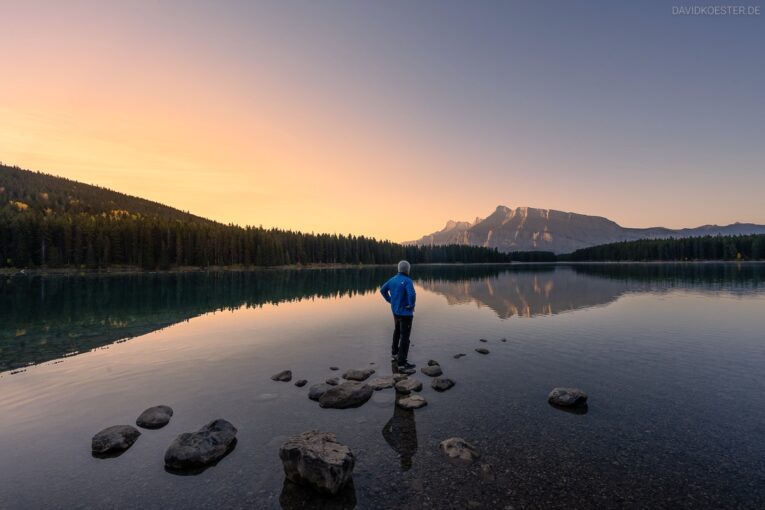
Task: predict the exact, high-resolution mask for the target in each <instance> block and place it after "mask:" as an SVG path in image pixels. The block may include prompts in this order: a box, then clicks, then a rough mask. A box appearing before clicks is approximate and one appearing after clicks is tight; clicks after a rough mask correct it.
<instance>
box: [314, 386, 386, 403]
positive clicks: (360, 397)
mask: <svg viewBox="0 0 765 510" xmlns="http://www.w3.org/2000/svg"><path fill="white" fill-rule="evenodd" d="M372 393H374V390H372V387H371V386H369V385H368V384H364V383H360V382H351V381H348V382H344V383H342V384H339V385H337V386H333V387H332V388H330V389H329V390H327V391H326V392H325V393H324V394H323V395H322V396H321V397H320V398H319V405H320V406H321V407H325V408H332V409H346V408H348V407H358V406H360V405H363V404H364V403H365V402H366V401H367V400H369V398H370V397H371V396H372Z"/></svg>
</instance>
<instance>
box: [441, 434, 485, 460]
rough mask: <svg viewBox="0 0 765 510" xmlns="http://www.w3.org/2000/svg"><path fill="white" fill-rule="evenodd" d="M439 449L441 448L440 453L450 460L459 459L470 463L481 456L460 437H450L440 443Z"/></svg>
mask: <svg viewBox="0 0 765 510" xmlns="http://www.w3.org/2000/svg"><path fill="white" fill-rule="evenodd" d="M439 447H440V448H441V451H442V452H444V453H445V454H446V455H447V456H448V457H449V458H451V459H460V460H467V461H471V462H472V461H474V460H477V459H478V458H479V457H480V456H481V454H480V453H478V450H477V449H476V447H475V446H473V445H472V444H470V443H468V442H467V441H465V440H464V439H462V438H461V437H450V438H449V439H446V440H444V441H441V444H440V445H439Z"/></svg>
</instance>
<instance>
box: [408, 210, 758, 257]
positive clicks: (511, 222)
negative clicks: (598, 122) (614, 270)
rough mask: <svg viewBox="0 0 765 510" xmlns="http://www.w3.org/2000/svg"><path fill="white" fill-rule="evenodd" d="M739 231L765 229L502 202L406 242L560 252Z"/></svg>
mask: <svg viewBox="0 0 765 510" xmlns="http://www.w3.org/2000/svg"><path fill="white" fill-rule="evenodd" d="M743 234H765V225H756V224H753V223H733V224H731V225H725V226H718V225H703V226H700V227H696V228H683V229H669V228H664V227H651V228H626V227H622V226H621V225H619V224H618V223H616V222H614V221H611V220H609V219H608V218H603V217H601V216H589V215H585V214H577V213H571V212H563V211H556V210H554V209H535V208H532V207H516V208H515V209H512V208H510V207H506V206H503V205H500V206H497V208H496V209H495V210H494V212H492V213H491V214H490V215H489V216H487V217H486V218H484V219H479V218H476V221H474V222H469V221H453V220H449V221H448V222H447V223H446V226H445V227H444V228H443V229H441V230H439V231H436V232H433V233H432V234H428V235H426V236H423V237H421V238H420V239H417V240H415V241H409V242H407V243H405V244H413V245H417V246H432V245H444V244H464V245H470V246H483V247H486V248H497V249H498V250H499V251H502V252H513V251H551V252H554V253H559V254H560V253H571V252H573V251H576V250H578V249H581V248H588V247H591V246H597V245H601V244H608V243H614V242H618V241H636V240H639V239H661V238H667V237H678V238H682V237H696V236H705V235H743Z"/></svg>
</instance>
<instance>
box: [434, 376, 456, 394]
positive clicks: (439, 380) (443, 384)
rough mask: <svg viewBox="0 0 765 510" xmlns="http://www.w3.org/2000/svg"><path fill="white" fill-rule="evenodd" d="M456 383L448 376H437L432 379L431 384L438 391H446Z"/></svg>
mask: <svg viewBox="0 0 765 510" xmlns="http://www.w3.org/2000/svg"><path fill="white" fill-rule="evenodd" d="M455 384H456V383H455V382H454V381H453V380H452V379H449V378H448V377H436V378H435V379H432V380H431V381H430V386H431V387H432V388H433V389H434V390H436V391H446V390H448V389H449V388H451V387H452V386H454V385H455Z"/></svg>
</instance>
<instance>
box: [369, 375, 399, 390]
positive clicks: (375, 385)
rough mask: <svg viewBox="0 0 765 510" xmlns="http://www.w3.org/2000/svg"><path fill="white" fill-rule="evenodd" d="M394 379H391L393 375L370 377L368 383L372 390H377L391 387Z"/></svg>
mask: <svg viewBox="0 0 765 510" xmlns="http://www.w3.org/2000/svg"><path fill="white" fill-rule="evenodd" d="M395 382H396V381H395V380H393V376H389V377H378V378H377V379H372V380H371V381H369V383H368V384H369V385H370V386H371V387H372V389H373V390H375V391H379V390H384V389H386V388H392V387H393V385H394V384H395Z"/></svg>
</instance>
